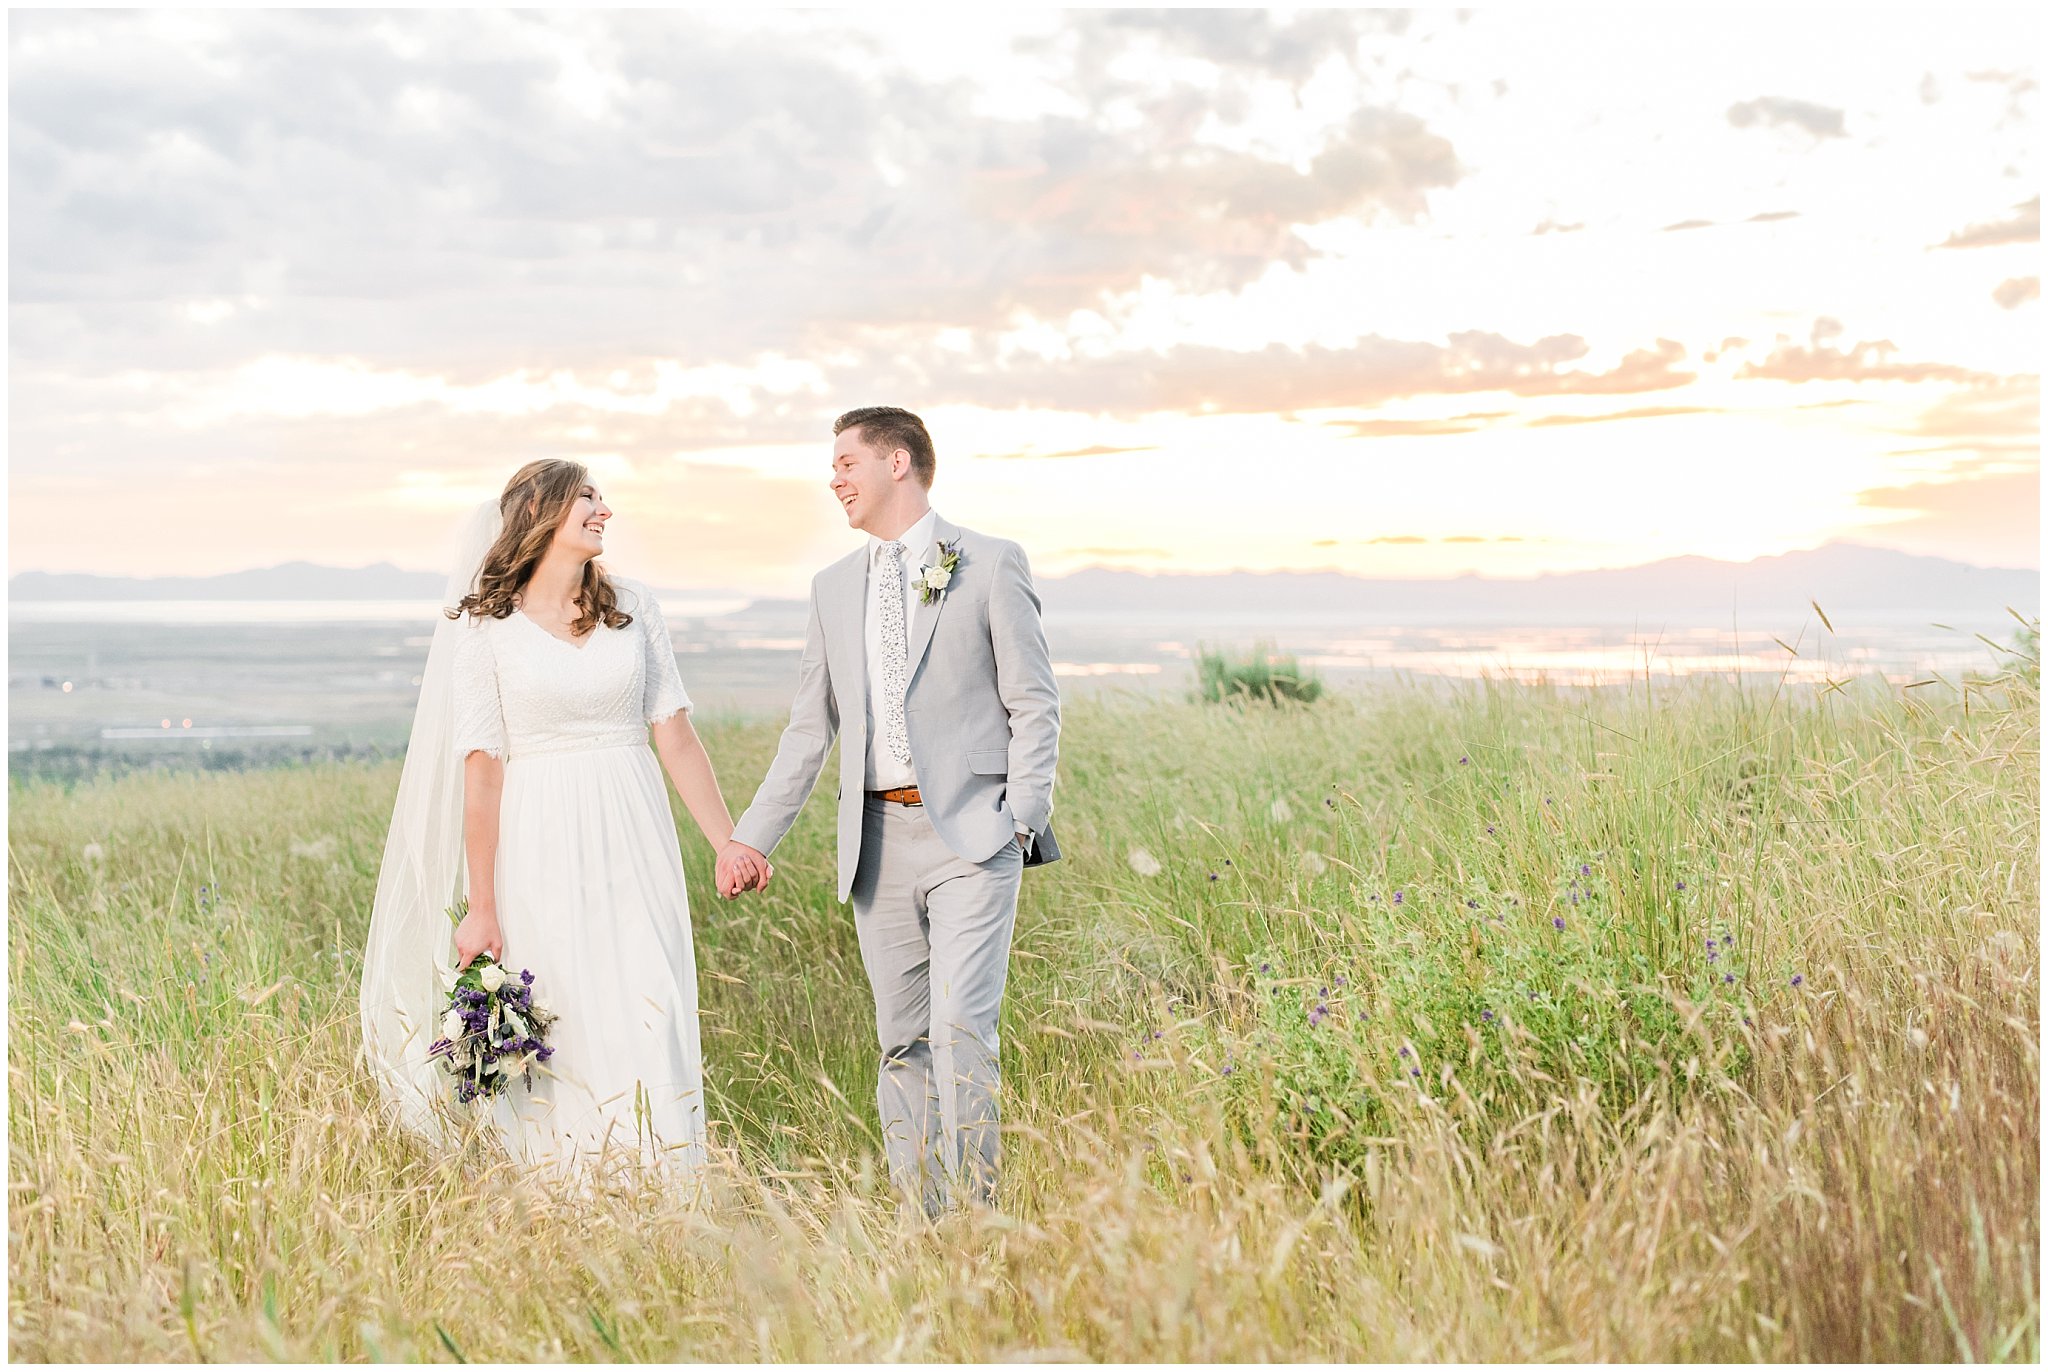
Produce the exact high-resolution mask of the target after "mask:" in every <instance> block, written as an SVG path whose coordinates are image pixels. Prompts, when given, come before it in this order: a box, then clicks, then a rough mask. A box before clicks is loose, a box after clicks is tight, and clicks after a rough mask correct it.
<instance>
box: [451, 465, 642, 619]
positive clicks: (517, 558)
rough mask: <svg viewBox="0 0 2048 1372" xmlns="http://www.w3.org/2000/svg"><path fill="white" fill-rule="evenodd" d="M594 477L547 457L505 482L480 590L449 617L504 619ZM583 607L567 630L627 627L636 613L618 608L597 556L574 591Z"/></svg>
mask: <svg viewBox="0 0 2048 1372" xmlns="http://www.w3.org/2000/svg"><path fill="white" fill-rule="evenodd" d="M589 481H590V469H589V468H588V467H586V466H584V465H583V464H582V463H581V462H571V461H569V460H568V459H566V458H560V457H546V458H542V459H541V460H540V461H538V462H529V463H527V464H526V465H525V466H524V467H521V468H520V469H519V470H518V471H516V472H514V473H513V474H512V479H511V480H510V481H508V482H506V483H505V493H504V494H503V495H501V496H499V497H498V513H499V514H500V515H502V516H503V517H504V520H505V527H504V529H503V530H502V531H501V532H500V533H499V534H498V539H497V542H495V543H493V544H491V550H490V551H489V552H487V553H485V554H484V565H483V570H482V571H481V572H479V573H478V574H477V583H476V589H475V590H474V591H472V592H470V593H469V594H468V595H466V596H464V597H463V598H462V602H461V603H460V604H459V605H457V606H456V607H455V608H454V609H452V610H450V611H448V618H450V619H459V618H460V617H461V616H462V615H464V614H472V615H477V616H479V617H482V616H486V615H488V616H489V617H490V618H492V619H504V618H506V617H507V616H508V615H510V614H511V613H512V611H513V609H514V608H515V607H514V605H513V603H512V602H513V601H514V599H516V598H517V597H518V595H519V592H520V591H521V590H523V589H524V588H525V586H526V583H527V580H528V579H529V578H531V577H532V576H533V569H534V568H536V567H538V566H539V565H540V560H541V558H542V556H543V555H545V554H546V552H547V550H548V545H549V544H550V543H552V542H554V541H555V532H556V530H558V529H560V528H561V527H562V521H563V520H564V519H567V518H568V517H569V509H570V507H571V506H572V505H574V504H575V503H576V497H577V496H578V495H580V494H582V492H583V488H584V486H585V485H587V484H588V483H589ZM576 605H577V608H578V609H580V610H581V611H582V613H581V614H579V615H578V616H577V617H576V621H575V623H573V624H571V625H570V626H569V632H570V633H572V634H574V635H575V636H576V637H578V638H581V637H582V636H583V635H585V634H587V633H589V632H590V631H591V630H592V629H594V628H596V627H597V625H598V623H599V622H600V621H602V622H603V623H604V624H605V626H606V627H608V628H612V629H623V628H625V627H626V626H627V625H628V624H631V623H632V622H633V616H631V615H629V614H627V613H626V612H625V611H624V610H621V609H620V608H619V593H618V589H617V588H616V587H615V586H613V585H612V579H611V578H610V577H609V576H607V575H605V570H604V568H603V567H600V566H599V565H598V563H597V559H596V558H592V559H590V561H588V562H586V563H584V564H583V585H582V586H581V587H580V588H579V589H578V590H577V592H576Z"/></svg>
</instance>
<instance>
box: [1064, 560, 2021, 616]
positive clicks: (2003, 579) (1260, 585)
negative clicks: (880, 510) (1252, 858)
mask: <svg viewBox="0 0 2048 1372" xmlns="http://www.w3.org/2000/svg"><path fill="white" fill-rule="evenodd" d="M1041 595H1042V598H1043V599H1044V601H1045V604H1046V608H1047V610H1048V612H1051V611H1055V610H1058V611H1066V612H1074V613H1082V614H1087V613H1091V612H1093V611H1095V610H1097V609H1110V608H1113V609H1115V610H1117V611H1119V612H1123V613H1133V612H1136V613H1152V614H1162V615H1172V616H1176V617H1178V616H1181V615H1184V614H1190V613H1202V614H1211V615H1215V614H1228V615H1231V616H1233V617H1239V616H1245V615H1252V614H1259V613H1282V614H1288V615H1305V614H1316V615H1342V616H1345V617H1358V618H1362V619H1364V620H1366V621H1371V620H1375V619H1381V618H1387V619H1396V620H1399V619H1410V618H1414V617H1418V616H1426V617H1441V618H1457V619H1476V618H1482V617H1491V616H1502V617H1507V618H1511V619H1515V620H1534V621H1538V622H1545V621H1547V622H1553V623H1555V622H1561V621H1575V620H1583V621H1589V622H1614V621H1617V620H1628V619H1632V618H1634V617H1636V616H1639V615H1672V614H1694V615H1702V614H1703V615H1712V616H1715V617H1717V618H1720V619H1726V618H1728V617H1729V616H1730V615H1736V616H1741V615H1745V614H1749V613H1752V612H1754V613H1759V614H1779V613H1784V612H1789V611H1798V612H1800V613H1802V614H1803V613H1808V612H1810V611H1809V602H1818V604H1819V605H1820V607H1821V609H1822V610H1823V611H1826V612H1829V613H1832V612H1833V611H1834V610H1835V609H1836V608H1840V609H1841V610H1843V611H1849V612H1867V611H1892V612H1900V613H1908V612H1910V613H1925V614H1933V615H1940V614H1964V613H1974V614H1985V613H1990V614H1996V613H1998V612H1999V611H2001V610H2002V609H2004V608H2005V607H2006V606H2011V607H2012V608H2013V609H2016V610H2019V611H2020V612H2021V613H2023V614H2035V613H2038V612H2039V610H2040V604H2041V574H2040V573H2039V572H2038V571H2028V570H2020V569H2014V568H1998V567H1973V566H1970V565H1968V564H1967V563H1961V562H1952V561H1950V560H1948V559H1947V558H1940V557H1923V556H1917V555H1914V554H1911V553H1902V552H1897V551H1894V550H1892V549H1888V548H1870V547H1864V546H1862V545H1860V544H1854V543H1831V544H1828V545H1826V546H1824V547H1820V548H1814V549H1809V550H1806V551H1803V552H1795V553H1783V554H1780V555H1777V556H1773V557H1760V558H1755V559H1753V560H1751V561H1748V562H1723V561H1719V560H1716V559H1714V558H1708V557H1674V558H1667V559H1665V560H1663V561H1660V562H1650V563H1645V564H1643V565H1641V566H1636V567H1621V568H1614V569H1609V570H1602V571H1591V572H1551V573H1546V574H1544V575H1542V576H1537V577H1532V578H1526V579H1520V580H1509V579H1501V578H1491V577H1481V576H1476V575H1467V576H1460V577H1452V578H1448V579H1438V580H1387V579H1376V578H1374V579H1369V578H1365V577H1356V576H1348V575H1345V574H1343V573H1341V572H1230V573H1227V574H1224V575H1220V576H1193V575H1179V574H1173V573H1165V574H1148V573H1142V572H1122V571H1110V570H1107V569H1103V568H1091V569H1088V570H1085V571H1080V572H1076V573H1074V574H1073V575H1071V576H1067V577H1061V578H1057V579H1050V578H1049V579H1047V580H1046V582H1045V583H1044V585H1043V587H1042V588H1041Z"/></svg>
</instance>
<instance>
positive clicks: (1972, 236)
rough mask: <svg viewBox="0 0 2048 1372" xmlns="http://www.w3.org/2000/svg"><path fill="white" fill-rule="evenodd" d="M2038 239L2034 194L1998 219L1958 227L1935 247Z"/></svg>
mask: <svg viewBox="0 0 2048 1372" xmlns="http://www.w3.org/2000/svg"><path fill="white" fill-rule="evenodd" d="M2040 241H2041V197H2040V196H2038V195H2037V196H2035V197H2034V198H2033V199H2032V200H2029V201H2027V202H2026V203H2024V204H2020V205H2015V206H2013V207H2012V209H2011V211H2010V212H2009V213H2007V214H2005V215H2002V216H2000V217H1999V218H1997V219H1986V220H1982V221H1980V222H1978V223H1975V224H1972V225H1970V226H1969V227H1967V228H1961V229H1957V230H1956V231H1955V232H1954V233H1952V234H1950V235H1949V236H1948V237H1947V238H1945V239H1943V240H1942V241H1941V242H1939V243H1937V244H1935V246H1936V247H1937V248H1996V247H2002V246H2004V245H2005V244H2007V243H2038V242H2040Z"/></svg>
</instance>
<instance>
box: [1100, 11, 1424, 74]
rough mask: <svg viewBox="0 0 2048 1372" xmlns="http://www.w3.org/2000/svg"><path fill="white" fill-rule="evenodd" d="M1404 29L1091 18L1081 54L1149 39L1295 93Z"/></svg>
mask: <svg viewBox="0 0 2048 1372" xmlns="http://www.w3.org/2000/svg"><path fill="white" fill-rule="evenodd" d="M1407 25H1408V16H1407V15H1406V14H1404V13H1402V12H1401V11H1398V10H1377V11H1375V10H1365V11H1350V12H1346V11H1342V10H1308V11H1302V12H1299V13H1297V14H1296V15H1294V16H1292V17H1291V18H1281V17H1278V16H1274V15H1271V14H1269V13H1267V12H1264V11H1260V10H1250V9H1236V10H1231V9H1214V10H1157V9H1154V10H1142V9H1127V10H1105V11H1096V12H1094V13H1092V14H1089V15H1087V16H1086V17H1085V18H1084V19H1083V20H1082V23H1081V24H1080V25H1079V26H1078V27H1079V28H1080V30H1081V37H1080V44H1081V45H1083V46H1088V45H1091V44H1092V43H1093V42H1099V41H1100V40H1102V39H1108V40H1111V42H1112V43H1115V44H1116V45H1117V46H1119V47H1123V46H1125V45H1127V44H1128V43H1129V42H1130V40H1132V39H1149V40H1151V41H1152V42H1153V43H1154V44H1156V46H1157V47H1159V48H1161V49H1163V50H1164V51H1166V52H1168V53H1173V54H1176V55H1181V56H1187V57H1195V58H1199V59H1201V60H1202V61H1205V62H1210V63H1213V64H1215V65H1216V66H1218V67H1221V68H1225V69H1230V70H1235V71H1240V72H1246V73H1251V74H1256V75H1260V76H1268V77H1274V78H1278V79H1280V80H1283V81H1286V82H1288V83H1290V84H1295V85H1298V84H1300V83H1301V82H1303V81H1305V80H1307V79H1308V78H1309V77H1310V76H1313V75H1314V74H1315V72H1316V70H1317V68H1319V67H1320V66H1322V65H1323V63H1325V62H1326V61H1328V60H1330V59H1331V58H1332V57H1349V56H1350V54H1351V53H1352V51H1353V50H1354V49H1356V47H1357V45H1358V43H1359V41H1360V40H1361V39H1362V38H1363V37H1365V36H1366V35H1368V34H1372V33H1394V34H1398V33H1400V32H1402V31H1403V30H1405V29H1406V28H1407ZM1118 40H1122V41H1121V42H1118Z"/></svg>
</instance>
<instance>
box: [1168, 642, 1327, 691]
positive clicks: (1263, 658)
mask: <svg viewBox="0 0 2048 1372" xmlns="http://www.w3.org/2000/svg"><path fill="white" fill-rule="evenodd" d="M1195 668H1196V670H1197V672H1199V673H1200V676H1201V682H1202V684H1201V698H1202V699H1203V700H1207V701H1214V702H1222V701H1225V700H1234V699H1249V700H1265V701H1281V700H1298V701H1300V702H1301V703H1303V704H1304V705H1305V704H1308V703H1309V702H1310V701H1313V700H1315V699H1316V698H1317V697H1319V696H1321V695H1322V693H1323V683H1322V680H1321V679H1320V678H1319V677H1317V676H1316V674H1315V673H1314V672H1308V671H1304V670H1302V668H1301V665H1300V664H1299V663H1297V662H1296V661H1295V660H1294V658H1293V656H1292V655H1289V656H1286V657H1282V656H1280V655H1278V654H1276V653H1275V652H1273V650H1272V649H1271V647H1270V646H1268V645H1266V644H1255V645H1253V647H1252V650H1251V652H1250V653H1249V654H1248V655H1246V656H1244V657H1236V656H1232V655H1228V654H1225V653H1224V652H1223V651H1222V650H1220V649H1213V648H1198V649H1197V650H1196V654H1195Z"/></svg>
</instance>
